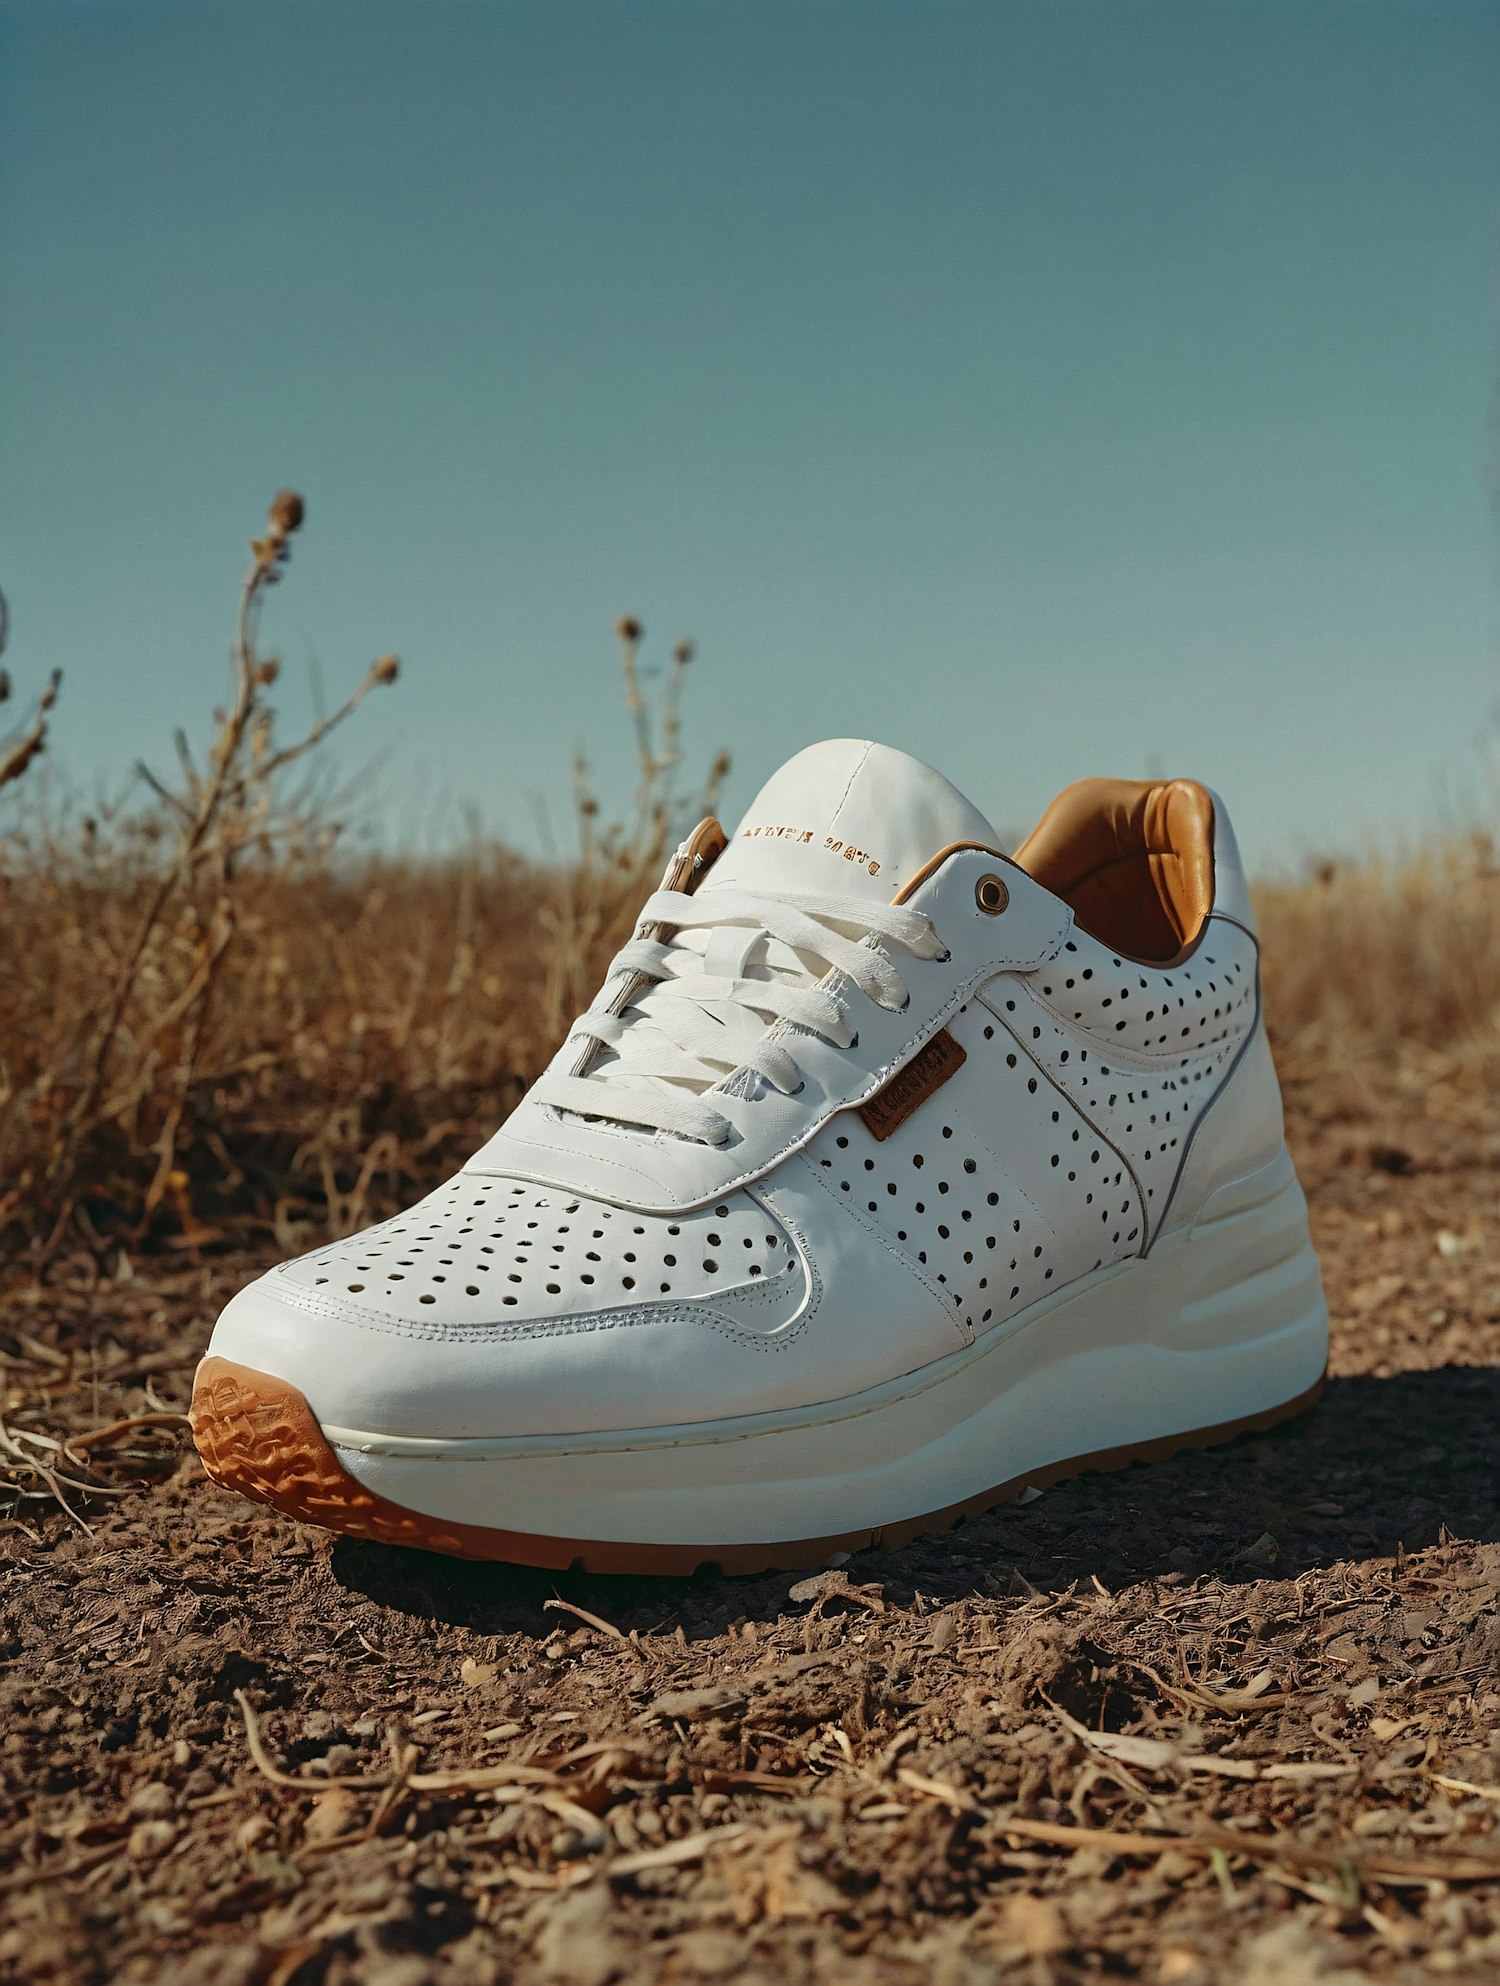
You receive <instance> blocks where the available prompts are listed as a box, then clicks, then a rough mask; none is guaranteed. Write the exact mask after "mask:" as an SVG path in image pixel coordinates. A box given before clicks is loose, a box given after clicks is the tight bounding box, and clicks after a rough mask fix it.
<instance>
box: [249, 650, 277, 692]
mask: <svg viewBox="0 0 1500 1986" xmlns="http://www.w3.org/2000/svg"><path fill="white" fill-rule="evenodd" d="M280 674H281V664H280V663H279V662H278V661H277V660H276V659H275V658H274V656H273V657H272V659H271V660H270V661H269V662H262V663H260V664H259V665H258V666H257V668H256V671H255V680H256V682H257V683H258V684H259V685H260V687H261V688H262V689H267V690H268V689H269V688H270V687H271V685H272V683H274V682H275V680H276V678H277V677H278V676H279V675H280Z"/></svg>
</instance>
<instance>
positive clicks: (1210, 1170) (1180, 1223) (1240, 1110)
mask: <svg viewBox="0 0 1500 1986" xmlns="http://www.w3.org/2000/svg"><path fill="white" fill-rule="evenodd" d="M1285 1140H1286V1129H1285V1120H1284V1117H1283V1113H1282V1107H1281V1084H1280V1082H1279V1080H1278V1079H1277V1075H1276V1065H1275V1063H1274V1062H1273V1061H1272V1059H1271V1045H1270V1043H1269V1042H1268V1041H1267V1039H1266V1024H1265V1017H1264V1015H1263V1014H1262V1012H1261V1011H1260V1000H1259V988H1258V987H1257V998H1256V1015H1255V1025H1254V1027H1253V1028H1252V1029H1251V1032H1250V1037H1249V1039H1248V1041H1247V1042H1246V1043H1245V1046H1244V1048H1243V1050H1242V1051H1241V1053H1240V1055H1239V1058H1238V1060H1237V1061H1236V1062H1235V1064H1234V1067H1233V1068H1232V1069H1231V1070H1230V1073H1229V1075H1228V1076H1227V1077H1226V1079H1225V1081H1224V1083H1223V1086H1222V1087H1221V1088H1220V1090H1219V1093H1218V1095H1217V1096H1216V1097H1215V1098H1214V1100H1213V1102H1212V1103H1211V1104H1210V1105H1209V1106H1208V1109H1207V1110H1206V1111H1205V1112H1204V1114H1203V1116H1202V1117H1201V1118H1200V1119H1199V1121H1198V1124H1197V1126H1196V1128H1195V1130H1194V1132H1193V1136H1192V1140H1191V1142H1190V1143H1189V1145H1188V1148H1187V1152H1186V1153H1185V1155H1184V1157H1183V1161H1182V1165H1181V1168H1180V1170H1179V1171H1178V1174H1177V1178H1176V1181H1175V1182H1174V1184H1173V1187H1172V1194H1171V1197H1170V1199H1169V1200H1168V1201H1167V1204H1166V1206H1165V1207H1164V1208H1163V1210H1162V1216H1161V1220H1160V1222H1159V1224H1158V1227H1157V1231H1156V1232H1157V1236H1158V1237H1159V1236H1160V1235H1161V1234H1163V1233H1165V1232H1166V1231H1167V1229H1169V1228H1178V1227H1184V1226H1187V1225H1188V1224H1190V1223H1191V1222H1192V1221H1193V1220H1194V1219H1195V1218H1196V1217H1197V1215H1198V1213H1199V1212H1200V1210H1201V1209H1202V1207H1203V1204H1204V1202H1205V1201H1206V1200H1208V1199H1209V1198H1210V1196H1211V1195H1212V1194H1214V1193H1215V1192H1216V1191H1217V1190H1218V1189H1219V1188H1220V1187H1222V1186H1223V1185H1224V1184H1225V1182H1226V1181H1229V1180H1234V1179H1243V1178H1245V1177H1246V1176H1247V1175H1248V1174H1250V1173H1254V1172H1258V1171H1260V1170H1261V1168H1262V1167H1264V1166H1266V1165H1269V1164H1270V1163H1271V1162H1272V1161H1273V1160H1274V1159H1275V1158H1276V1157H1277V1156H1278V1155H1279V1154H1280V1153H1281V1152H1282V1151H1283V1150H1284V1149H1285Z"/></svg>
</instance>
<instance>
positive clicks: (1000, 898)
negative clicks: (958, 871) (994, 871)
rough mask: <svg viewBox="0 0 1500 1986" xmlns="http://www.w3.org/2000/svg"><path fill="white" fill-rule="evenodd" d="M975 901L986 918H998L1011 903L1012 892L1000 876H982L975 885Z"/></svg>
mask: <svg viewBox="0 0 1500 1986" xmlns="http://www.w3.org/2000/svg"><path fill="white" fill-rule="evenodd" d="M974 901H975V902H976V903H977V904H978V905H979V908H980V909H981V910H982V911H983V912H984V914H985V916H986V917H998V916H999V915H1000V913H1001V911H1003V910H1004V908H1005V906H1006V905H1007V904H1008V903H1009V902H1010V891H1009V890H1008V889H1007V888H1006V886H1005V882H1004V880H1003V879H1002V878H1001V877H999V876H993V875H990V876H981V877H980V878H979V881H978V882H977V883H976V884H975V885H974Z"/></svg>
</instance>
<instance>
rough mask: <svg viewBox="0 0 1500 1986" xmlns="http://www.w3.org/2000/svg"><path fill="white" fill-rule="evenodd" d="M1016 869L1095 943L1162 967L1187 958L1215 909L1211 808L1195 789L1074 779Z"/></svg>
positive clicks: (1182, 782) (1184, 784)
mask: <svg viewBox="0 0 1500 1986" xmlns="http://www.w3.org/2000/svg"><path fill="white" fill-rule="evenodd" d="M1015 860H1016V862H1017V864H1018V866H1019V867H1021V868H1022V869H1024V870H1026V872H1027V873H1028V875H1030V876H1032V877H1033V878H1034V879H1035V880H1036V881H1037V882H1039V883H1040V884H1041V885H1042V887H1043V888H1044V889H1048V890H1051V891H1052V893H1053V895H1054V896H1060V897H1061V898H1062V899H1063V901H1064V902H1065V903H1066V904H1067V905H1068V906H1069V908H1070V909H1071V910H1072V912H1073V915H1074V916H1075V918H1076V919H1077V920H1078V923H1079V924H1080V925H1081V926H1082V928H1083V929H1084V930H1085V931H1087V932H1089V933H1090V934H1091V935H1092V936H1094V937H1096V938H1098V939H1099V940H1101V942H1102V943H1104V944H1107V945H1109V946H1110V947H1111V948H1112V949H1114V950H1116V951H1119V952H1122V953H1125V954H1128V955H1129V956H1130V957H1132V958H1136V959H1139V960H1142V961H1147V962H1150V963H1153V964H1165V963H1168V962H1171V961H1173V960H1175V959H1178V958H1180V957H1182V956H1183V955H1184V954H1185V953H1186V952H1187V951H1188V950H1190V949H1191V947H1192V946H1193V945H1194V944H1195V943H1196V941H1197V939H1198V937H1199V935H1200V933H1201V932H1202V929H1203V925H1204V921H1205V919H1206V918H1207V917H1208V914H1209V912H1210V911H1211V910H1212V909H1213V902H1214V803H1213V799H1212V797H1211V796H1210V794H1209V792H1208V790H1207V789H1206V788H1205V787H1202V786H1200V785H1199V784H1198V782H1197V781H1196V780H1193V779H1170V780H1150V779H1080V780H1078V781H1077V782H1076V783H1075V784H1074V785H1072V786H1066V787H1064V788H1063V790H1062V792H1061V793H1059V794H1058V796H1057V798H1056V799H1055V800H1054V801H1053V802H1052V805H1051V806H1050V807H1049V808H1048V809H1047V811H1046V813H1045V814H1043V816H1042V818H1041V820H1040V821H1039V822H1038V823H1037V825H1036V827H1035V828H1033V829H1032V831H1031V833H1030V834H1029V835H1028V836H1027V838H1026V840H1025V841H1024V842H1023V843H1022V844H1021V846H1020V847H1019V848H1018V849H1017V850H1016V856H1015Z"/></svg>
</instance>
